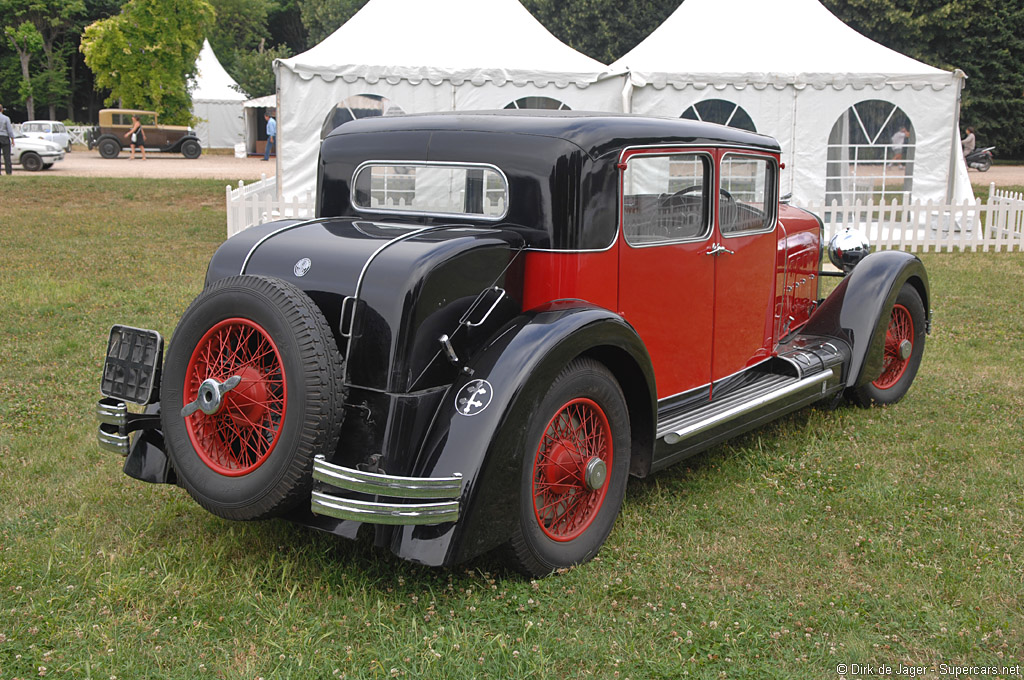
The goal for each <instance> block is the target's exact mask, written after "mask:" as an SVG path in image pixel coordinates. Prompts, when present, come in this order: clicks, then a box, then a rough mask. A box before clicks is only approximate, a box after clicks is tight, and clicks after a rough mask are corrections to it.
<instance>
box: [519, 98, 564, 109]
mask: <svg viewBox="0 0 1024 680" xmlns="http://www.w3.org/2000/svg"><path fill="white" fill-rule="evenodd" d="M505 108H506V109H547V110H548V111H571V110H572V109H570V108H569V107H568V106H566V105H565V103H564V102H560V101H558V100H557V99H552V98H551V97H523V98H521V99H517V100H515V101H514V102H510V103H509V104H507V105H506V106H505Z"/></svg>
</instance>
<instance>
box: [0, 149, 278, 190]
mask: <svg viewBox="0 0 1024 680" xmlns="http://www.w3.org/2000/svg"><path fill="white" fill-rule="evenodd" d="M15 172H17V169H15ZM41 174H43V175H47V176H49V175H60V176H64V177H148V178H153V179H164V178H185V179H189V178H197V179H222V180H225V182H231V183H237V182H238V180H240V179H243V180H245V181H246V182H247V183H248V182H250V181H252V180H257V179H259V178H260V174H266V175H274V174H276V163H275V161H274V159H273V158H271V159H270V161H268V162H266V163H264V162H263V159H262V157H255V156H254V157H251V158H235V157H234V156H233V155H231V154H220V153H216V154H210V153H207V152H206V151H203V155H202V156H200V157H199V158H196V159H194V160H189V159H187V158H185V157H184V156H182V155H181V154H180V153H147V154H146V160H142V157H141V155H139V154H138V153H136V154H135V160H129V154H128V152H127V151H122V152H121V155H119V156H118V157H117V158H111V159H107V158H101V157H100V154H99V152H97V151H89V150H87V149H85V148H84V147H82V148H81V149H79V148H78V147H75V149H74V150H73V151H72V152H71V153H69V154H67V155H65V156H64V160H62V161H58V162H57V163H54V164H53V167H52V168H50V169H49V170H43V171H42V173H41Z"/></svg>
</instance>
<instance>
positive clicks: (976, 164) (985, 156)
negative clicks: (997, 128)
mask: <svg viewBox="0 0 1024 680" xmlns="http://www.w3.org/2000/svg"><path fill="white" fill-rule="evenodd" d="M995 148H996V147H994V146H988V147H985V148H984V149H975V150H974V151H972V152H970V153H969V154H967V155H966V156H964V161H965V162H966V163H967V167H968V168H974V169H975V170H978V171H979V172H986V171H987V170H988V169H989V168H991V167H992V150H993V149H995Z"/></svg>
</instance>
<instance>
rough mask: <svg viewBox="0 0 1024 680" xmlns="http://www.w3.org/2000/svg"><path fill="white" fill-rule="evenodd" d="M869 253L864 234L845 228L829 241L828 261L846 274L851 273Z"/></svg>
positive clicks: (868, 244) (869, 248)
mask: <svg viewBox="0 0 1024 680" xmlns="http://www.w3.org/2000/svg"><path fill="white" fill-rule="evenodd" d="M870 252H871V244H870V243H869V242H868V239H867V237H866V236H864V234H862V233H861V232H859V231H857V230H856V229H850V228H849V227H847V228H846V229H843V230H842V231H840V232H838V233H837V234H836V235H835V236H833V237H832V238H831V239H829V242H828V259H829V261H830V262H832V264H833V265H835V266H836V267H837V268H838V269H841V270H843V271H844V272H846V273H850V272H851V271H853V268H854V267H856V266H857V263H858V262H860V261H861V260H863V259H864V258H865V257H867V256H868V254H869V253H870Z"/></svg>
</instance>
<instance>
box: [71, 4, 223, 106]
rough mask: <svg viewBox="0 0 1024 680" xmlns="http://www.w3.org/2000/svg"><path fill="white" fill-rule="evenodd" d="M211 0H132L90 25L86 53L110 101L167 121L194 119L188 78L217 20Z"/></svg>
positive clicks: (86, 31)
mask: <svg viewBox="0 0 1024 680" xmlns="http://www.w3.org/2000/svg"><path fill="white" fill-rule="evenodd" d="M213 18H214V11H213V7H212V6H211V5H210V3H209V2H207V0H129V2H128V3H127V4H125V5H124V7H123V8H122V9H121V13H120V14H117V15H115V16H112V17H110V18H109V19H104V20H101V21H97V22H95V23H93V24H90V25H89V26H87V27H86V29H85V33H84V34H83V35H82V46H81V50H82V53H83V54H84V55H85V63H86V64H87V65H88V66H89V68H90V69H91V70H92V72H93V75H94V76H95V79H96V85H97V86H98V87H102V88H107V89H109V90H110V96H109V97H107V99H106V102H107V104H111V103H113V102H115V101H117V100H119V99H120V100H121V101H122V103H123V104H124V105H125V106H127V107H132V108H142V109H153V110H155V111H157V112H159V113H160V114H161V117H162V119H163V120H164V121H166V122H168V123H179V124H185V123H189V122H191V121H192V114H191V104H192V101H191V98H190V97H189V94H188V82H189V79H190V78H192V77H194V76H195V72H196V59H197V58H198V57H199V52H200V50H201V49H202V46H203V36H204V35H205V34H206V31H207V30H208V29H209V27H210V26H211V25H212V24H213Z"/></svg>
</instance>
